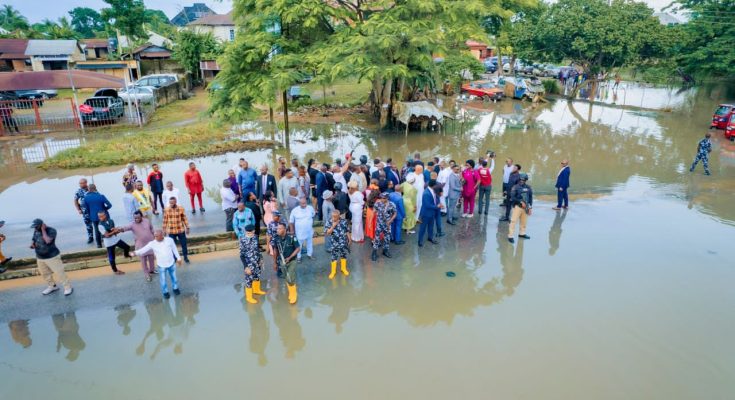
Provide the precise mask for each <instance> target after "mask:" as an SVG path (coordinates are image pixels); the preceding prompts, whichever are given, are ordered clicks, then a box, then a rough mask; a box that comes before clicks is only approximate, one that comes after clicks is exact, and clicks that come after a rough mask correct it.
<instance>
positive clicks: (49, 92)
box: [15, 89, 59, 100]
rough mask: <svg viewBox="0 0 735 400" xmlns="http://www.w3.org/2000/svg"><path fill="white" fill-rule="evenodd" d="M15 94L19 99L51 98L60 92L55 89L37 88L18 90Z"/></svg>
mask: <svg viewBox="0 0 735 400" xmlns="http://www.w3.org/2000/svg"><path fill="white" fill-rule="evenodd" d="M15 95H16V96H18V98H19V99H28V100H33V99H44V100H46V99H51V98H54V97H56V96H58V95H59V92H58V91H57V90H54V89H36V90H16V91H15Z"/></svg>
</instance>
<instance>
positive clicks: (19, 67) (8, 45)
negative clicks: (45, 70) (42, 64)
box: [0, 39, 32, 72]
mask: <svg viewBox="0 0 735 400" xmlns="http://www.w3.org/2000/svg"><path fill="white" fill-rule="evenodd" d="M26 47H28V39H0V71H2V72H13V71H14V72H20V71H31V70H32V68H31V58H30V57H29V56H27V55H26V54H25V53H26Z"/></svg>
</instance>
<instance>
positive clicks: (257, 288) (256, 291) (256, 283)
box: [253, 280, 265, 294]
mask: <svg viewBox="0 0 735 400" xmlns="http://www.w3.org/2000/svg"><path fill="white" fill-rule="evenodd" d="M253 294H265V292H264V291H262V290H260V281H259V280H257V281H253Z"/></svg>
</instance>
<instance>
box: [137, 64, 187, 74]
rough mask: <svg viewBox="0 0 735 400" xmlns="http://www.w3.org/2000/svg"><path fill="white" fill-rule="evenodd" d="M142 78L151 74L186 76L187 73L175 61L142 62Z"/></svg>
mask: <svg viewBox="0 0 735 400" xmlns="http://www.w3.org/2000/svg"><path fill="white" fill-rule="evenodd" d="M140 73H141V76H146V75H150V74H177V75H184V74H185V73H186V71H184V68H183V67H182V66H181V65H180V64H179V63H178V62H176V61H175V60H141V61H140Z"/></svg>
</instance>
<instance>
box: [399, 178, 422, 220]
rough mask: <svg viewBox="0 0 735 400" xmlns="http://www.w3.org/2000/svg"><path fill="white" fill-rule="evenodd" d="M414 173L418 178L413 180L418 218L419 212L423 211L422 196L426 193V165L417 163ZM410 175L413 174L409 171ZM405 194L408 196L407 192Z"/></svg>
mask: <svg viewBox="0 0 735 400" xmlns="http://www.w3.org/2000/svg"><path fill="white" fill-rule="evenodd" d="M413 173H414V177H415V178H416V180H415V181H414V182H413V187H414V188H416V219H418V218H419V213H420V212H421V197H422V196H423V195H424V189H425V188H426V184H425V182H424V167H423V166H421V165H416V166H415V167H414V172H413ZM408 176H411V174H410V173H409V174H408ZM403 196H404V197H406V195H405V194H404V195H403ZM404 202H405V200H404Z"/></svg>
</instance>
